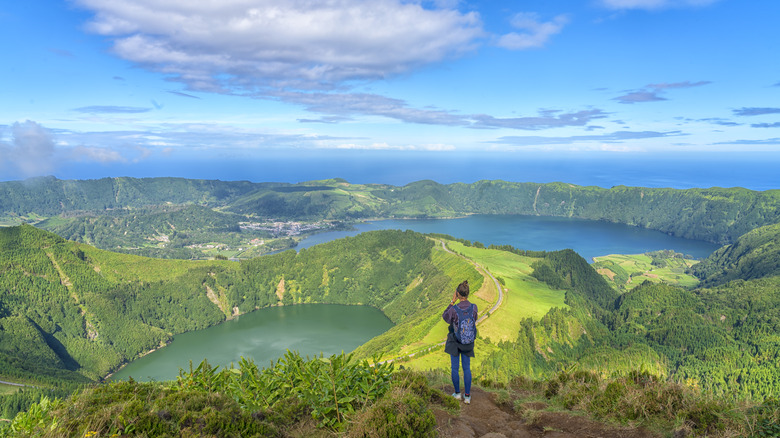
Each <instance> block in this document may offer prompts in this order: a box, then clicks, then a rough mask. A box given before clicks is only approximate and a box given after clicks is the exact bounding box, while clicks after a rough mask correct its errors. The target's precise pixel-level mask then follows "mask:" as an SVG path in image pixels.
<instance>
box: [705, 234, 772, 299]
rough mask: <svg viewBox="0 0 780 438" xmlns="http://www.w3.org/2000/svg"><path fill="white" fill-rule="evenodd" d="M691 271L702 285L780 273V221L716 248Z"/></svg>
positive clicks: (719, 283)
mask: <svg viewBox="0 0 780 438" xmlns="http://www.w3.org/2000/svg"><path fill="white" fill-rule="evenodd" d="M691 271H692V272H693V273H694V275H696V276H697V277H699V278H700V279H701V280H702V285H703V286H718V285H722V284H724V283H727V282H729V281H732V280H738V279H742V280H750V279H754V278H762V277H767V276H772V275H780V224H775V225H767V226H764V227H760V228H756V229H755V230H752V231H750V232H749V233H747V234H745V235H743V236H742V237H740V238H739V239H737V241H736V242H735V243H733V244H731V245H726V246H724V247H722V248H720V249H718V250H716V251H715V252H714V253H712V254H711V255H710V256H709V257H707V258H706V259H705V260H703V261H702V262H701V263H698V264H696V265H694V266H693V267H692V269H691Z"/></svg>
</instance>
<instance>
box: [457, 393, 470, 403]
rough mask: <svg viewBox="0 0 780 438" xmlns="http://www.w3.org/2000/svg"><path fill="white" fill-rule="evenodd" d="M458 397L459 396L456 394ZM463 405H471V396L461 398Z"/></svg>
mask: <svg viewBox="0 0 780 438" xmlns="http://www.w3.org/2000/svg"><path fill="white" fill-rule="evenodd" d="M458 395H460V394H458ZM463 403H466V404H467V405H469V404H471V394H469V395H467V396H465V397H463Z"/></svg>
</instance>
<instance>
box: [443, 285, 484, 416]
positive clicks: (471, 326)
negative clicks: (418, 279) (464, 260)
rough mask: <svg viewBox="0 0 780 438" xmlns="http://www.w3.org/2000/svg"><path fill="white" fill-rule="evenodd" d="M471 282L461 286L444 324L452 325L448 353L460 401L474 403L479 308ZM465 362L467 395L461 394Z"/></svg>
mask: <svg viewBox="0 0 780 438" xmlns="http://www.w3.org/2000/svg"><path fill="white" fill-rule="evenodd" d="M468 297H469V282H468V280H467V281H464V282H463V283H461V284H459V285H458V287H457V289H456V290H455V295H453V296H452V301H450V305H449V306H447V309H446V310H445V311H444V313H443V314H442V315H441V317H442V318H443V319H444V322H446V323H447V324H449V325H450V327H449V334H448V335H447V342H446V343H445V344H444V352H445V353H447V354H449V355H450V358H451V359H452V360H451V364H452V385H453V386H454V387H455V392H454V393H452V396H453V397H455V399H456V400H461V399H462V400H463V401H464V402H465V403H467V404H468V403H471V358H472V357H474V339H476V337H477V326H476V321H477V305H476V304H473V303H470V302H469V300H468ZM456 302H457V304H456ZM461 360H462V362H463V386H464V388H463V389H464V390H465V391H466V392H465V394H464V395H463V396H461V394H460V376H459V375H458V371H459V368H460V362H461Z"/></svg>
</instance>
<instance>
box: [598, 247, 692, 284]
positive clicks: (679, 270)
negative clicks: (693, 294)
mask: <svg viewBox="0 0 780 438" xmlns="http://www.w3.org/2000/svg"><path fill="white" fill-rule="evenodd" d="M593 260H594V263H593V268H595V269H596V271H597V272H598V273H599V274H601V275H602V276H603V277H604V278H605V279H607V280H608V281H609V282H610V283H612V284H614V285H615V286H616V287H617V288H618V289H620V290H624V291H629V290H631V289H633V288H635V287H637V286H639V285H640V284H642V283H644V282H645V281H651V282H653V283H665V284H669V285H673V286H679V287H684V288H693V287H696V286H697V285H698V284H699V279H698V278H696V277H694V276H693V275H690V274H687V273H686V271H687V270H688V269H689V268H690V267H691V266H693V265H694V264H696V263H698V261H697V260H691V259H685V258H682V257H679V256H677V257H675V255H674V254H672V253H666V252H665V251H658V252H655V253H647V254H610V255H606V256H602V257H594V258H593Z"/></svg>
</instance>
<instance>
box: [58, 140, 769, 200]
mask: <svg viewBox="0 0 780 438" xmlns="http://www.w3.org/2000/svg"><path fill="white" fill-rule="evenodd" d="M778 168H780V152H766V153H758V152H750V153H737V152H732V153H725V152H724V153H695V154H694V153H683V152H680V153H667V154H663V155H659V154H649V153H644V154H642V153H601V152H592V153H588V154H585V153H566V154H560V155H557V156H552V155H550V154H548V155H539V154H530V153H527V154H526V153H519V152H518V153H497V152H479V153H477V152H474V153H467V152H409V151H403V152H399V151H340V150H315V151H311V150H306V151H293V152H290V151H284V152H282V151H270V152H267V153H265V155H264V156H263V157H262V158H240V159H239V158H236V157H231V156H225V157H214V158H213V159H209V160H198V161H195V160H193V159H184V158H181V159H177V158H175V157H168V158H166V159H164V160H163V159H160V160H156V161H155V160H147V161H143V162H139V163H125V164H122V165H96V164H94V163H91V164H77V165H72V166H70V167H68V168H63V169H60V170H59V171H57V172H54V175H55V176H57V177H58V178H60V179H94V178H102V177H107V176H108V177H116V176H131V177H159V176H175V177H183V178H197V179H219V180H223V181H235V180H247V181H253V182H289V183H297V182H303V181H312V180H319V179H328V178H343V179H345V180H347V181H348V182H350V183H356V184H367V183H382V184H391V185H396V186H402V185H405V184H408V183H411V182H414V181H420V180H426V179H427V180H433V181H436V182H438V183H441V184H449V183H455V182H463V183H472V182H475V181H479V180H496V179H500V180H505V181H514V182H535V183H547V182H556V181H560V182H566V183H571V184H577V185H581V186H599V187H604V188H609V187H613V186H617V185H625V186H641V187H671V188H677V189H688V188H694V187H698V188H709V187H744V188H748V189H751V190H759V191H763V190H773V189H780V176H778V175H779V174H780V172H778Z"/></svg>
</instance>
